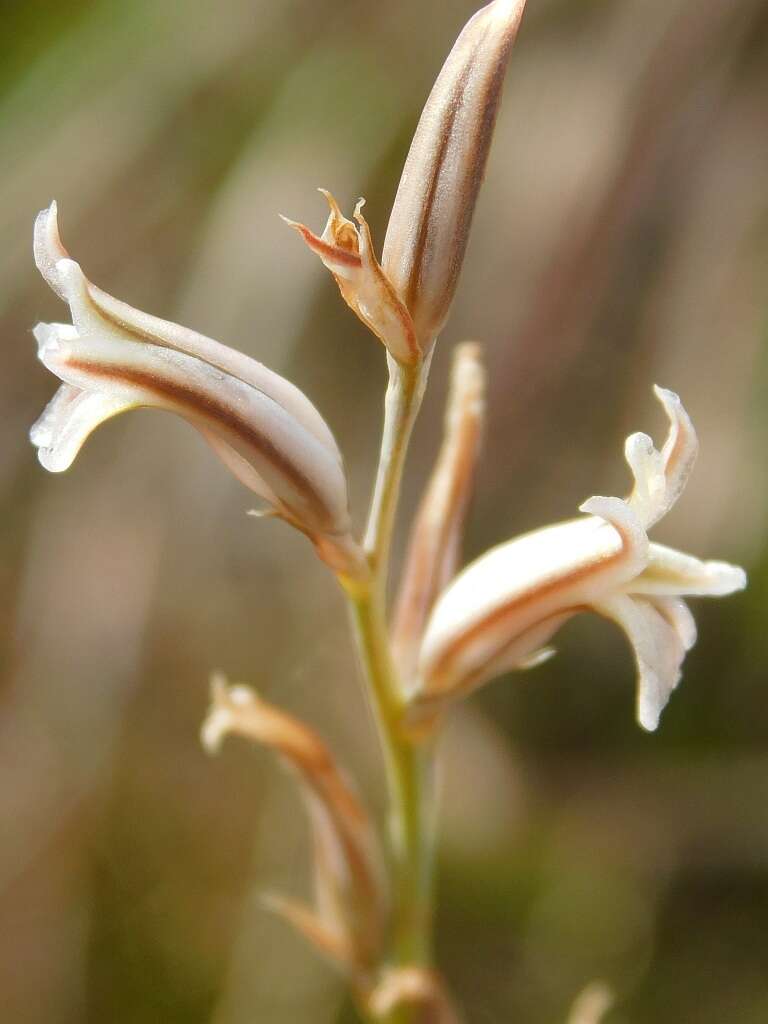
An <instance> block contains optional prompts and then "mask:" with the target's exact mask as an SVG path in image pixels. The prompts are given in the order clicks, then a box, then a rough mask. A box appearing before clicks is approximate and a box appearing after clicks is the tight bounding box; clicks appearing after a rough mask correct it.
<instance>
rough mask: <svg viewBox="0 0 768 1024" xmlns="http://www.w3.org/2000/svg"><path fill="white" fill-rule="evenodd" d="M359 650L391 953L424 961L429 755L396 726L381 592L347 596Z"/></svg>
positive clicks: (399, 709)
mask: <svg viewBox="0 0 768 1024" xmlns="http://www.w3.org/2000/svg"><path fill="white" fill-rule="evenodd" d="M350 601H351V607H352V617H353V622H354V626H355V632H356V635H357V638H358V644H359V647H360V654H361V658H362V661H363V664H364V665H365V668H366V672H367V675H368V679H369V681H370V684H371V685H370V692H371V696H372V698H373V704H374V710H375V712H376V719H377V722H378V725H379V731H380V734H381V741H382V746H383V748H384V757H385V761H386V769H387V780H388V787H389V793H390V800H391V804H390V818H389V838H390V846H391V853H392V859H393V869H394V872H395V880H394V881H395V885H394V893H393V897H394V908H393V912H394V921H393V933H392V950H391V952H392V956H393V958H394V959H395V960H396V961H397V962H398V963H401V964H406V963H407V964H412V965H426V964H428V963H429V961H430V958H431V950H430V935H429V932H430V917H431V912H430V889H431V859H432V857H431V846H432V828H431V817H432V816H431V814H430V811H429V808H430V804H431V800H430V788H431V787H430V758H429V756H428V754H427V751H425V750H424V749H423V747H422V746H421V745H420V744H417V743H414V742H413V741H412V740H411V739H410V738H409V737H408V736H407V735H406V734H405V733H403V731H402V729H401V719H402V713H403V709H404V701H403V697H402V694H401V692H400V687H399V684H398V682H397V676H396V673H395V668H394V665H393V663H392V657H391V654H390V649H389V639H388V636H387V633H386V623H385V619H384V613H383V607H382V602H381V597H380V593H379V591H378V589H377V588H375V587H373V586H371V587H366V588H364V589H363V590H361V591H358V592H357V593H356V594H354V595H350Z"/></svg>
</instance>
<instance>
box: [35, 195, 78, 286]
mask: <svg viewBox="0 0 768 1024" xmlns="http://www.w3.org/2000/svg"><path fill="white" fill-rule="evenodd" d="M57 218H58V207H57V205H56V201H55V200H54V201H53V202H52V203H51V205H50V206H49V207H48V209H47V210H41V211H40V213H38V215H37V217H36V219H35V229H34V238H33V243H32V249H33V253H34V257H35V265H36V266H37V269H38V270H39V271H40V273H41V274H42V275H43V277H44V278H45V280H46V281H47V282H48V284H49V285H50V286H51V288H52V289H53V290H54V291H55V292H56V294H57V295H58V296H59V298H62V299H64V300H65V301H66V295H65V294H64V291H63V289H62V287H61V283H60V281H59V275H58V273H57V270H56V264H57V263H58V262H59V260H65V259H69V253H68V252H67V250H66V249H65V248H64V246H63V245H62V242H61V237H60V236H59V225H58V219H57Z"/></svg>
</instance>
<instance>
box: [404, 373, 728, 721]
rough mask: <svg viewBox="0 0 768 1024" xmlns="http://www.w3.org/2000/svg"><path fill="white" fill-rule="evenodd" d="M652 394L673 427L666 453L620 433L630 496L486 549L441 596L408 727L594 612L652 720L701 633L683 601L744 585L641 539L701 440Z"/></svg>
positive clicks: (531, 660)
mask: <svg viewBox="0 0 768 1024" xmlns="http://www.w3.org/2000/svg"><path fill="white" fill-rule="evenodd" d="M656 396H657V397H658V399H659V400H660V401H661V403H662V405H663V406H664V410H665V412H666V414H667V416H668V418H669V421H670V429H669V434H668V437H667V440H666V443H665V444H664V447H663V449H662V451H661V452H659V451H657V450H656V449H655V447H654V445H653V442H652V440H651V438H650V437H648V436H647V435H646V434H633V435H632V436H631V437H629V438H628V439H627V442H626V446H625V454H626V459H627V462H628V463H629V466H630V469H631V471H632V474H633V477H634V482H635V483H634V489H633V491H632V493H631V495H630V496H629V497H628V498H627V499H626V500H622V499H620V498H605V497H594V498H590V499H589V500H588V501H586V502H585V503H584V504H583V505H582V506H581V511H582V512H584V513H586V515H585V516H584V517H583V518H581V519H575V520H572V521H570V522H566V523H560V524H558V525H556V526H550V527H547V528H545V529H542V530H536V531H534V532H533V533H529V534H526V535H525V536H523V537H519V538H517V539H516V540H512V541H509V542H507V543H506V544H502V545H500V546H499V547H496V548H493V549H492V550H491V551H488V552H486V554H484V555H482V556H481V557H480V558H478V559H477V561H475V562H473V563H472V564H471V565H470V566H469V567H468V568H466V569H465V570H464V571H463V572H462V573H461V574H460V575H459V576H457V578H456V579H455V581H454V582H453V583H452V584H451V585H450V586H449V587H448V588H447V590H446V591H445V592H444V593H443V595H442V596H441V597H440V599H439V600H438V602H437V604H436V606H435V609H434V611H433V613H432V616H431V617H430V621H429V623H428V626H427V630H426V634H425V637H424V641H423V644H422V647H421V651H420V658H419V683H418V686H417V688H416V692H415V693H414V694H413V706H412V708H411V718H412V721H413V722H414V723H415V722H417V721H419V720H422V722H424V721H426V720H428V719H429V718H430V717H431V716H433V715H434V714H435V713H436V712H438V711H439V710H441V709H442V707H443V705H444V704H445V703H446V702H447V701H450V700H451V699H453V698H455V697H457V696H458V695H460V694H462V693H466V692H468V691H470V690H472V689H474V688H475V687H477V686H479V685H480V684H481V683H483V682H485V681H486V680H488V679H490V678H491V677H493V676H496V675H498V674H499V673H501V672H505V671H508V670H511V669H519V668H526V667H530V666H531V665H532V664H536V663H538V662H539V661H540V660H541V659H542V658H543V657H546V656H547V655H548V654H549V653H551V651H550V650H549V649H548V648H547V647H546V646H545V645H546V644H547V642H548V641H549V640H550V638H551V637H552V636H553V634H554V633H555V632H556V631H557V629H559V627H560V626H561V625H562V624H563V623H564V622H565V621H566V620H567V619H569V618H571V616H573V615H575V614H576V613H577V612H580V611H586V610H590V609H591V610H592V611H595V612H598V613H599V614H601V615H604V616H605V617H607V618H610V619H613V620H614V621H615V622H616V623H617V624H618V625H619V626H621V627H622V628H623V630H624V631H625V633H626V634H627V637H628V639H629V641H630V643H631V645H632V647H633V649H634V654H635V660H636V663H637V670H638V692H637V717H638V720H639V722H640V724H641V725H642V726H643V727H644V728H646V729H649V730H652V729H655V728H656V726H657V724H658V720H659V715H660V713H661V711H662V709H663V708H664V706H665V704H666V703H667V701H668V699H669V696H670V693H671V692H672V690H673V689H674V688H675V686H676V685H677V683H678V680H679V679H680V670H681V665H682V662H683V658H684V656H685V652H686V651H687V650H689V649H690V648H691V646H692V645H693V643H694V642H695V639H696V626H695V623H694V621H693V617H692V615H691V613H690V611H689V609H688V606H687V605H686V603H685V601H684V600H683V597H685V596H689V595H690V596H693V595H706V596H721V595H724V594H730V593H732V592H733V591H735V590H740V589H741V588H743V587H744V586H745V584H746V575H745V573H744V571H743V570H742V569H740V568H738V567H737V566H734V565H728V564H727V563H725V562H702V561H699V560H698V559H697V558H693V557H692V556H690V555H686V554H683V553H681V552H679V551H675V550H673V549H671V548H668V547H663V546H662V545H661V544H656V543H652V542H650V541H649V540H648V536H647V532H646V531H647V530H648V529H649V527H650V526H652V525H653V524H654V523H655V522H657V521H658V520H659V519H660V518H661V517H662V516H663V515H664V514H665V513H666V512H667V511H668V510H669V509H670V508H671V507H672V505H673V504H674V503H675V501H676V500H677V498H678V497H679V495H680V493H681V492H682V490H683V488H684V486H685V482H686V480H687V478H688V475H689V473H690V471H691V468H692V466H693V462H694V460H695V457H696V452H697V447H698V445H697V440H696V435H695V433H694V430H693V426H692V424H691V421H690V420H689V418H688V416H687V414H686V412H685V409H684V408H683V406H682V404H681V402H680V399H679V398H678V397H677V395H675V394H673V393H672V392H671V391H665V390H663V389H661V388H656Z"/></svg>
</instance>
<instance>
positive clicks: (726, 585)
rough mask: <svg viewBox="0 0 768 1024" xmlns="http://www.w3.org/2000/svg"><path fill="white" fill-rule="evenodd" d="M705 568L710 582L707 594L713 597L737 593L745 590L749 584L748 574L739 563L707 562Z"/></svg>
mask: <svg viewBox="0 0 768 1024" xmlns="http://www.w3.org/2000/svg"><path fill="white" fill-rule="evenodd" d="M704 569H705V572H706V575H707V578H708V582H709V586H708V588H707V595H711V596H712V597H725V596H726V595H727V594H735V593H736V592H737V591H738V590H744V588H745V587H746V585H747V574H746V572H745V571H744V570H743V569H742V568H741V566H739V565H731V564H730V563H729V562H705V563H704Z"/></svg>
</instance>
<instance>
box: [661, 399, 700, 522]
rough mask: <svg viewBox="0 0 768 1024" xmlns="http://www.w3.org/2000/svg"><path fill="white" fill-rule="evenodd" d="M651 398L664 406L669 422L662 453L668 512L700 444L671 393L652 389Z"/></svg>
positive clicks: (677, 400) (689, 420) (684, 413)
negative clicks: (655, 398) (652, 394)
mask: <svg viewBox="0 0 768 1024" xmlns="http://www.w3.org/2000/svg"><path fill="white" fill-rule="evenodd" d="M653 390H654V394H655V395H656V397H657V398H658V400H659V401H660V402H661V404H662V405H663V406H664V411H665V412H666V414H667V418H668V419H669V433H668V435H667V439H666V441H665V442H664V447H663V448H662V450H661V456H662V458H663V459H664V473H665V475H666V479H667V508H671V507H672V505H674V503H675V502H676V501H677V499H678V498H679V497H680V495H681V494H682V492H683V489H684V487H685V485H686V483H687V481H688V477H689V476H690V475H691V470H692V469H693V466H694V463H695V462H696V456H697V455H698V452H699V441H698V438H697V437H696V431H695V430H694V429H693V423H691V418H690V416H689V415H688V413H687V412H686V411H685V408H684V407H683V403H682V402H681V401H680V398H679V397H678V396H677V395H676V394H675V392H674V391H668V390H666V388H660V387H659V386H658V385H656V386H654V389H653Z"/></svg>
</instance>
